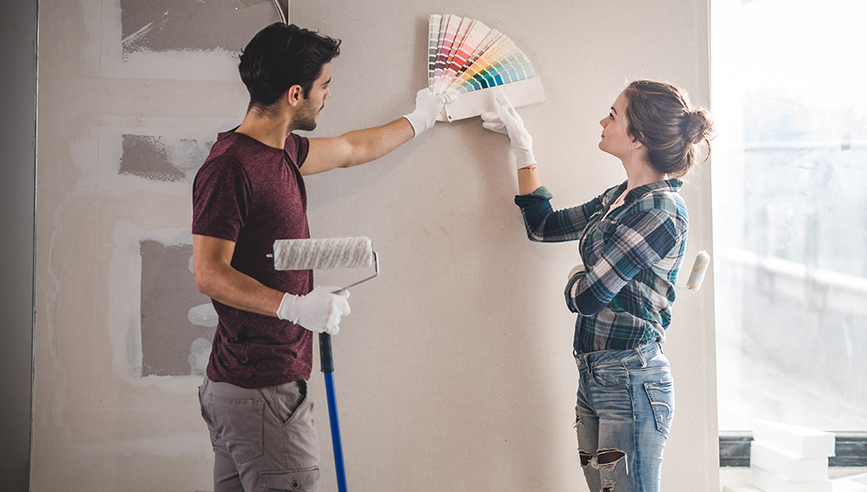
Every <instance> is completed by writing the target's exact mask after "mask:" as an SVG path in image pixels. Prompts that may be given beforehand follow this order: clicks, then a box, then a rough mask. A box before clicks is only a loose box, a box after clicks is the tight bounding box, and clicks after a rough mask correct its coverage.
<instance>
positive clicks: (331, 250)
mask: <svg viewBox="0 0 867 492" xmlns="http://www.w3.org/2000/svg"><path fill="white" fill-rule="evenodd" d="M268 256H273V258H274V269H275V270H319V269H324V268H358V267H369V266H370V264H371V263H373V264H374V270H375V271H374V274H373V275H371V276H369V277H367V278H364V279H361V280H359V281H357V282H354V283H352V284H349V285H347V286H346V287H343V288H342V289H339V290H337V291H336V292H335V293H339V292H343V291H346V290H348V289H350V288H351V287H355V286H356V285H358V284H360V283H362V282H367V281H368V280H371V279H374V278H376V277H377V276H379V256H378V255H377V254H376V251H374V250H373V246H372V245H371V243H370V239H369V238H366V237H344V238H325V239H278V240H277V241H274V253H273V255H268ZM319 361H320V367H321V369H322V372H323V374H324V375H325V390H326V394H327V397H328V417H329V419H330V421H331V444H332V446H333V447H334V467H335V470H336V473H337V489H338V490H339V492H346V473H345V471H344V466H343V448H342V446H341V443H340V423H339V422H338V419H337V399H336V398H335V396H334V380H333V378H332V376H331V373H332V372H334V360H333V358H332V356H331V335H329V334H327V333H320V334H319Z"/></svg>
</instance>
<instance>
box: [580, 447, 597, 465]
mask: <svg viewBox="0 0 867 492" xmlns="http://www.w3.org/2000/svg"><path fill="white" fill-rule="evenodd" d="M578 457H579V458H580V459H581V466H582V467H584V468H586V467H587V466H589V465H590V464H591V462H592V461H593V455H592V454H590V453H588V452H587V451H583V450H580V449H579V450H578ZM594 468H595V466H594Z"/></svg>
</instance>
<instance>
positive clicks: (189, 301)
mask: <svg viewBox="0 0 867 492" xmlns="http://www.w3.org/2000/svg"><path fill="white" fill-rule="evenodd" d="M140 247H141V260H142V261H141V269H142V272H141V350H142V376H189V375H200V374H202V373H203V372H202V371H203V370H204V364H206V363H207V353H208V352H209V351H210V343H211V342H210V341H211V340H212V339H213V337H214V328H213V327H210V326H202V325H200V324H193V323H192V322H191V321H190V319H189V317H188V315H189V312H190V310H191V309H192V308H195V307H197V306H201V305H202V304H204V303H209V302H210V299H209V298H208V297H207V296H205V295H203V294H201V293H200V292H199V291H198V290H197V289H196V284H195V279H194V277H193V274H192V273H191V272H190V270H189V268H187V265H188V263H189V260H190V256H192V254H193V247H192V245H188V244H187V245H170V246H167V245H164V244H162V243H160V242H159V241H153V240H143V241H141V242H140ZM203 361H204V362H203Z"/></svg>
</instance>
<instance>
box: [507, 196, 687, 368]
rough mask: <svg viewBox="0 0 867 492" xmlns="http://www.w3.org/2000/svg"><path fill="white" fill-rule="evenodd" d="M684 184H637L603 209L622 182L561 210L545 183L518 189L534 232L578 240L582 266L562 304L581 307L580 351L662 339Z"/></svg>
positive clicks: (544, 237) (681, 243) (679, 258)
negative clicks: (620, 202) (616, 205)
mask: <svg viewBox="0 0 867 492" xmlns="http://www.w3.org/2000/svg"><path fill="white" fill-rule="evenodd" d="M682 184H683V183H682V182H681V181H680V180H676V179H671V180H666V181H657V182H655V183H651V184H648V185H645V186H640V187H638V188H635V189H634V190H632V191H630V192H629V194H628V195H627V196H626V198H625V201H624V205H623V206H621V207H619V208H617V209H615V210H612V211H611V213H610V214H608V216H605V214H606V213H607V212H608V209H609V207H610V205H611V204H612V203H614V201H615V200H616V199H617V197H618V196H620V194H621V193H622V192H623V190H625V189H626V183H625V182H624V183H622V184H621V185H619V186H615V187H612V188H610V189H608V190H606V191H605V192H604V193H603V194H602V195H600V196H598V197H596V198H595V199H593V200H591V201H589V202H587V203H585V204H584V205H581V206H578V207H573V208H568V209H564V210H559V211H554V210H553V209H552V208H551V203H550V199H551V197H552V195H551V193H550V192H549V191H548V190H547V189H546V188H545V187H541V188H539V189H538V190H536V191H534V192H533V193H530V194H529V195H520V196H517V197H515V203H516V204H518V206H519V207H521V211H522V212H523V214H524V223H525V225H526V227H527V235H528V236H529V238H530V239H531V240H533V241H542V242H562V241H573V240H580V241H581V242H580V247H579V250H580V253H581V259H582V260H583V262H584V266H585V267H586V270H587V271H586V272H581V273H578V274H577V275H575V276H573V277H572V278H571V279H570V280H569V282H568V283H567V284H566V290H565V295H566V304H567V305H568V306H569V309H570V310H571V311H572V312H575V313H578V320H577V322H576V324H575V346H574V348H575V351H576V352H577V353H587V352H594V351H597V350H627V349H631V348H634V347H636V346H639V345H643V344H646V343H651V342H655V341H659V342H663V341H665V329H666V328H668V325H669V323H670V322H671V305H672V303H674V299H675V282H676V281H677V273H678V270H679V269H680V265H681V263H682V262H683V255H684V250H685V249H686V236H687V229H688V227H689V217H688V215H687V211H686V204H685V203H684V201H683V198H682V197H681V196H680V194H679V193H678V191H679V190H680V188H681V186H682Z"/></svg>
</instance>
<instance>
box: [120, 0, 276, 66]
mask: <svg viewBox="0 0 867 492" xmlns="http://www.w3.org/2000/svg"><path fill="white" fill-rule="evenodd" d="M251 3H254V2H251V1H250V0H120V8H121V35H122V38H121V39H122V42H123V54H124V56H127V55H128V54H129V53H133V52H137V51H154V52H166V51H213V50H226V51H230V52H236V53H240V52H241V50H242V49H243V48H244V46H246V44H247V42H248V41H250V39H251V38H252V37H253V35H254V34H256V32H258V31H259V29H261V28H263V27H265V26H266V25H267V24H269V23H271V22H274V21H276V20H277V19H278V14H277V11H276V9H275V8H274V6H273V5H272V4H271V2H270V1H260V2H256V3H255V4H253V5H251Z"/></svg>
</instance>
